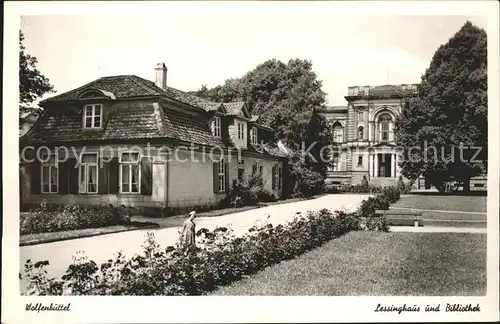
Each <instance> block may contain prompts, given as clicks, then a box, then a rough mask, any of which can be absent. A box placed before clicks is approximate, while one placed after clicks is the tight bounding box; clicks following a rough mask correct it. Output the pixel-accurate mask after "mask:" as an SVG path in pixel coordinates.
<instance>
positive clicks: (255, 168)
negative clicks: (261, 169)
mask: <svg viewBox="0 0 500 324" xmlns="http://www.w3.org/2000/svg"><path fill="white" fill-rule="evenodd" d="M256 173H257V164H255V163H254V164H253V165H252V176H254V175H255V174H256Z"/></svg>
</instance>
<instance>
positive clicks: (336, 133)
mask: <svg viewBox="0 0 500 324" xmlns="http://www.w3.org/2000/svg"><path fill="white" fill-rule="evenodd" d="M333 141H334V142H335V143H342V142H343V141H344V128H343V127H342V126H340V125H337V126H334V127H333Z"/></svg>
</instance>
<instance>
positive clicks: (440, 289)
mask: <svg viewBox="0 0 500 324" xmlns="http://www.w3.org/2000/svg"><path fill="white" fill-rule="evenodd" d="M213 294H214V295H232V296H234V295H273V296H283V295H293V296H296V295H329V296H357V295H369V296H393V295H420V296H421V295H424V296H427V295H428V296H457V295H464V296H465V295H467V296H471V295H474V296H478V295H485V294H486V235H484V234H469V233H380V232H351V233H348V234H346V235H344V236H342V237H340V238H339V239H334V240H332V241H330V242H328V243H326V244H325V245H323V246H322V247H320V248H317V249H315V250H313V251H310V252H308V253H306V254H304V255H302V256H300V257H298V258H296V259H293V260H290V261H285V262H281V263H279V264H277V265H275V266H273V267H269V268H267V269H265V270H263V271H261V272H259V273H257V274H256V275H254V276H252V277H250V278H247V279H244V280H241V281H238V282H235V283H234V284H232V285H230V286H226V287H222V288H221V289H219V290H217V291H215V292H214V293H213Z"/></svg>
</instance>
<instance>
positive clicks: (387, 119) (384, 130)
mask: <svg viewBox="0 0 500 324" xmlns="http://www.w3.org/2000/svg"><path fill="white" fill-rule="evenodd" d="M379 122H380V140H381V141H389V140H391V137H392V136H391V131H392V117H391V116H390V115H389V114H383V115H382V116H380V118H379Z"/></svg>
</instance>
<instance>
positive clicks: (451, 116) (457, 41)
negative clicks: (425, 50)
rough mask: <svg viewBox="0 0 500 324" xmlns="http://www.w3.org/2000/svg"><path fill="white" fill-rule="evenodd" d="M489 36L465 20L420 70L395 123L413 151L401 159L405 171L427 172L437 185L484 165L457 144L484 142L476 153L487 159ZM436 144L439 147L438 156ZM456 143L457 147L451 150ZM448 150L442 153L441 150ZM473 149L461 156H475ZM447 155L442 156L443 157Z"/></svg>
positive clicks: (466, 180) (402, 140) (411, 174)
mask: <svg viewBox="0 0 500 324" xmlns="http://www.w3.org/2000/svg"><path fill="white" fill-rule="evenodd" d="M487 89H488V86H487V38H486V32H485V31H484V30H483V29H481V28H478V27H476V26H474V25H473V24H472V23H470V22H467V23H465V25H464V26H463V27H462V28H461V29H460V30H459V31H458V32H457V33H456V34H455V35H454V36H453V37H452V38H450V40H449V41H448V42H447V43H446V44H444V45H441V46H440V47H439V48H438V49H437V51H436V53H435V54H434V57H433V58H432V61H431V63H430V66H429V68H427V70H426V71H425V74H424V75H423V76H422V80H421V84H420V89H419V94H418V96H417V97H416V98H413V99H410V100H409V102H408V103H407V105H406V107H405V109H404V110H403V114H402V115H401V116H400V118H399V119H398V121H397V123H396V129H395V130H396V135H397V136H396V139H397V142H398V145H400V146H402V147H405V148H407V149H408V148H410V147H413V148H415V147H418V148H420V149H421V151H419V152H418V153H416V151H413V154H412V159H411V160H410V159H409V158H410V156H409V155H408V151H407V156H406V159H405V161H404V162H403V163H402V165H401V167H402V172H403V174H404V175H405V176H406V177H409V178H413V179H414V178H416V177H418V176H419V175H420V174H423V175H424V176H425V177H426V178H427V179H428V180H429V181H431V183H432V184H434V185H435V186H436V187H438V189H440V188H442V187H443V185H444V182H445V181H448V180H450V179H456V180H458V181H463V182H464V190H468V189H469V188H468V183H469V179H470V177H472V176H475V175H477V174H479V173H481V172H482V171H483V166H482V165H481V164H480V163H479V164H477V163H475V162H474V161H470V160H469V161H465V162H464V161H460V156H459V154H460V152H459V146H460V144H461V143H463V145H464V146H465V147H467V146H479V147H481V154H480V155H479V156H478V157H476V159H478V158H481V159H483V160H484V161H486V159H487V149H488V123H487V107H488V102H487ZM430 147H433V148H435V149H436V150H437V158H436V154H435V150H434V149H428V150H427V151H425V150H424V149H425V148H430ZM453 149H454V150H455V151H453ZM441 152H444V153H441ZM474 153H475V152H474V149H473V150H470V151H467V152H466V151H465V150H464V153H463V156H464V157H465V158H467V157H469V158H471V157H472V155H473V154H474ZM443 157H444V158H443Z"/></svg>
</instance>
